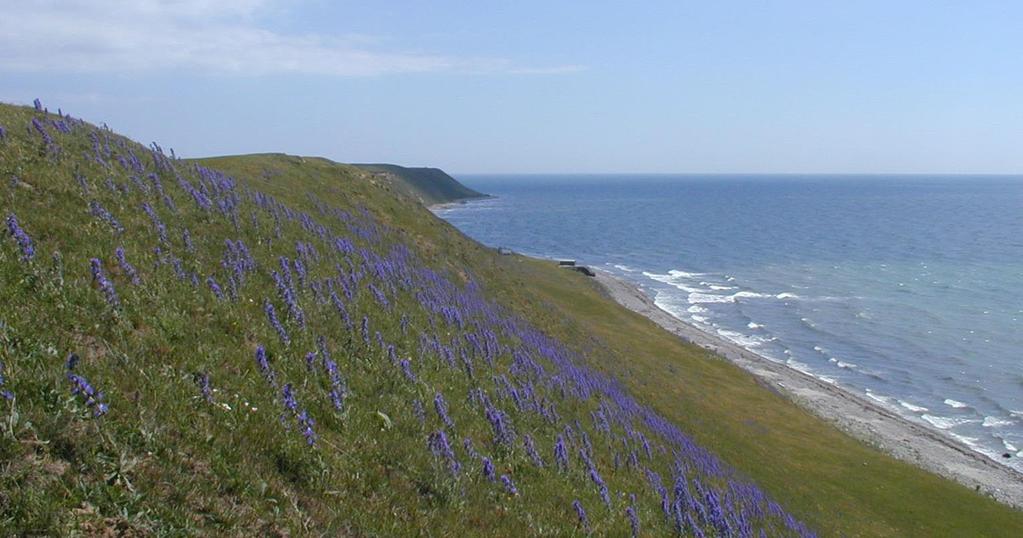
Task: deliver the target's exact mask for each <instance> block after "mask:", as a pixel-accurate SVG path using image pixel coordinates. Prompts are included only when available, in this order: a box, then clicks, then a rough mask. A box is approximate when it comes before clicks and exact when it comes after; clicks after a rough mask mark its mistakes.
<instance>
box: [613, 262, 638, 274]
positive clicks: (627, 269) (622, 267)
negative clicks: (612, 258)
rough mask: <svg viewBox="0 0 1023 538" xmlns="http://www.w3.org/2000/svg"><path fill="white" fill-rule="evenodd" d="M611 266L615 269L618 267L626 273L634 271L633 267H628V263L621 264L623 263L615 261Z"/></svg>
mask: <svg viewBox="0 0 1023 538" xmlns="http://www.w3.org/2000/svg"><path fill="white" fill-rule="evenodd" d="M611 267H614V268H615V269H618V270H619V271H625V272H626V273H635V272H636V269H633V268H632V267H629V266H628V265H623V264H619V263H616V264H614V265H612V266H611Z"/></svg>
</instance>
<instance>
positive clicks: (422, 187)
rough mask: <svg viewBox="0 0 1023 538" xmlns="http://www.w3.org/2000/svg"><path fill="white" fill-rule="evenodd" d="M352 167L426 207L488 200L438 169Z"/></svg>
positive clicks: (364, 165)
mask: <svg viewBox="0 0 1023 538" xmlns="http://www.w3.org/2000/svg"><path fill="white" fill-rule="evenodd" d="M353 166H356V167H358V168H361V169H363V170H366V171H367V172H372V173H373V174H375V175H377V176H382V177H383V178H385V179H389V180H391V182H392V183H393V184H395V186H396V187H399V188H400V187H401V186H403V185H404V186H407V187H408V190H409V193H410V194H412V195H413V196H415V197H417V198H419V199H420V201H422V202H423V203H424V204H426V205H432V204H444V203H449V202H457V201H459V200H468V199H472V198H484V197H486V196H487V195H485V194H483V193H480V192H476V191H474V190H472V189H470V188H469V187H466V186H465V185H462V184H461V183H459V182H458V180H456V179H455V178H453V177H451V176H449V175H448V174H447V173H446V172H444V171H443V170H441V169H439V168H406V167H404V166H398V165H394V164H354V165H353Z"/></svg>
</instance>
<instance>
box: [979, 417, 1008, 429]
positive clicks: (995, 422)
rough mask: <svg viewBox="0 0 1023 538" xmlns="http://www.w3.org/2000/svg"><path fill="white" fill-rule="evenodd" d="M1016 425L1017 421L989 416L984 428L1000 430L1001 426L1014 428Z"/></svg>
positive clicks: (986, 418)
mask: <svg viewBox="0 0 1023 538" xmlns="http://www.w3.org/2000/svg"><path fill="white" fill-rule="evenodd" d="M1015 423H1016V421H1015V420H1007V419H1004V418H998V417H991V416H987V417H984V423H983V424H982V426H984V427H985V428H998V427H999V426H1012V425H1013V424H1015Z"/></svg>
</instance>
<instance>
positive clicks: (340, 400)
mask: <svg viewBox="0 0 1023 538" xmlns="http://www.w3.org/2000/svg"><path fill="white" fill-rule="evenodd" d="M323 368H324V369H325V370H327V377H328V378H329V379H330V401H331V403H333V404H334V409H336V410H338V411H342V410H344V405H345V404H344V394H345V387H344V382H343V381H342V380H341V372H339V371H338V368H337V364H336V363H335V362H334V361H333V360H332V359H324V361H323Z"/></svg>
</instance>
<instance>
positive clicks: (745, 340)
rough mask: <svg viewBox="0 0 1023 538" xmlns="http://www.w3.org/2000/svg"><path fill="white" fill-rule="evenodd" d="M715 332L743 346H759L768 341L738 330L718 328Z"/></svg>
mask: <svg viewBox="0 0 1023 538" xmlns="http://www.w3.org/2000/svg"><path fill="white" fill-rule="evenodd" d="M717 333H718V334H719V335H721V336H722V337H724V338H726V339H728V340H731V341H732V342H734V343H736V344H739V345H740V346H742V347H745V348H753V347H760V346H762V345H764V344H765V343H767V342H769V341H770V340H768V339H764V338H761V337H759V336H751V335H748V334H742V333H740V332H736V331H730V330H728V329H718V330H717Z"/></svg>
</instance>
